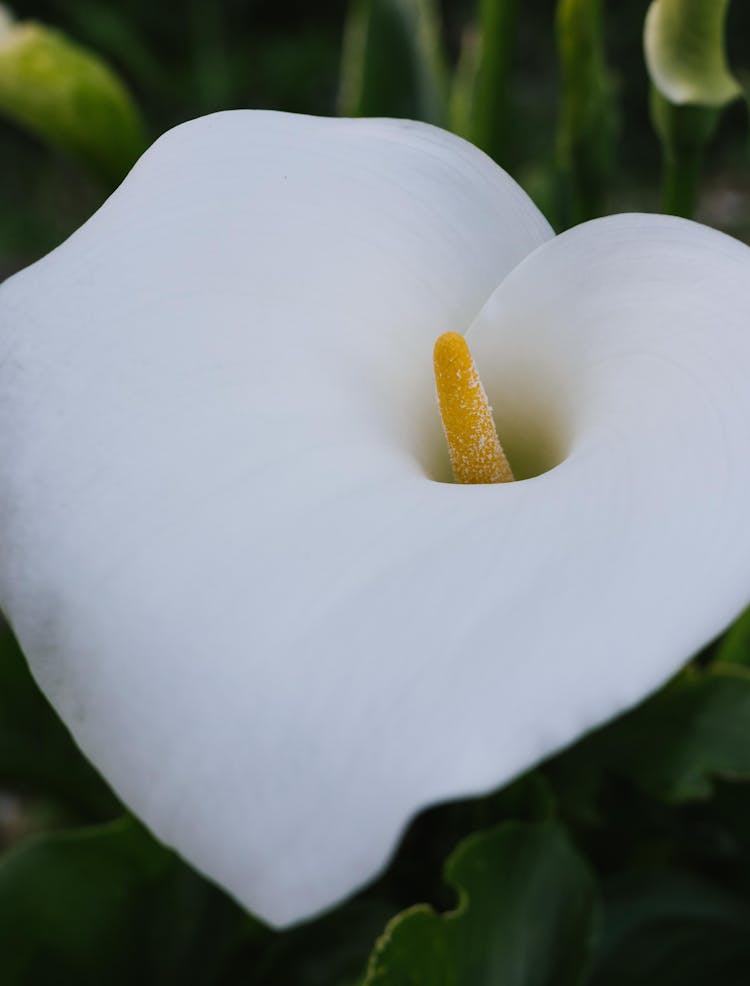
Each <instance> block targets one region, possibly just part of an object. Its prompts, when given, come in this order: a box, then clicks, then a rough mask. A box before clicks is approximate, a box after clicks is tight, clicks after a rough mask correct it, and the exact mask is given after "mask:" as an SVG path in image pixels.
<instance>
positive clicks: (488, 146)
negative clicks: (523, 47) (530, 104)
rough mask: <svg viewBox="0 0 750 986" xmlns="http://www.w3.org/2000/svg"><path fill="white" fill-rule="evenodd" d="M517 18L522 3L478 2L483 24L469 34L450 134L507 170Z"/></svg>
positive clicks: (452, 104)
mask: <svg viewBox="0 0 750 986" xmlns="http://www.w3.org/2000/svg"><path fill="white" fill-rule="evenodd" d="M518 14H519V2H518V0H479V24H478V26H477V27H472V28H470V29H468V30H467V31H466V32H465V35H464V39H463V45H462V50H461V57H460V59H459V63H458V66H457V69H456V74H455V78H454V82H453V89H452V93H451V102H450V122H451V129H452V130H453V131H454V132H455V133H458V134H460V135H461V136H462V137H466V139H467V140H470V141H471V142H472V143H473V144H476V145H477V147H481V148H482V150H483V151H486V153H487V154H489V155H490V157H492V158H494V159H495V160H496V161H497V162H498V163H499V164H506V165H507V160H508V150H509V148H508V143H509V141H510V132H509V106H508V103H509V90H510V69H511V65H512V61H513V56H514V54H515V48H516V45H515V41H516V33H517V27H518Z"/></svg>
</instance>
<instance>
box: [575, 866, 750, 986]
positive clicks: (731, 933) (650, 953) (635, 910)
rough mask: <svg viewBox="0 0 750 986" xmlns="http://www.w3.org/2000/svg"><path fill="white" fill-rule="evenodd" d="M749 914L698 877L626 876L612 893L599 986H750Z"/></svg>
mask: <svg viewBox="0 0 750 986" xmlns="http://www.w3.org/2000/svg"><path fill="white" fill-rule="evenodd" d="M749 969H750V907H749V906H748V904H747V902H746V901H745V900H743V899H742V898H740V897H737V896H736V895H735V894H733V893H731V892H729V891H727V890H724V889H723V888H721V887H718V886H716V885H715V884H713V883H711V882H709V881H707V880H705V879H702V878H698V877H696V876H692V875H688V874H682V873H679V872H670V871H666V870H643V871H636V872H634V873H629V874H626V875H625V876H624V877H621V878H619V879H618V880H616V881H614V882H613V884H612V885H611V886H610V887H609V888H608V889H607V893H606V896H605V905H604V927H603V933H602V936H601V941H600V945H599V948H598V950H597V956H596V963H595V969H594V975H593V977H592V980H591V983H592V986H706V984H707V983H716V984H717V986H719V984H720V986H746V984H747V981H748V970H749Z"/></svg>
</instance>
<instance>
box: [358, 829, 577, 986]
mask: <svg viewBox="0 0 750 986" xmlns="http://www.w3.org/2000/svg"><path fill="white" fill-rule="evenodd" d="M445 879H446V881H447V882H448V883H450V884H451V885H452V886H453V887H455V888H456V889H457V890H458V892H459V905H458V908H457V909H456V910H455V911H452V912H450V913H449V914H447V915H442V916H441V915H438V914H436V913H435V911H433V910H432V909H431V908H429V907H427V906H417V907H414V908H411V909H410V910H408V911H405V912H404V913H403V914H400V915H399V916H398V917H396V918H394V919H393V921H391V923H390V924H389V925H388V927H387V928H386V931H385V934H384V935H383V937H382V938H381V939H380V941H379V942H378V944H377V946H376V948H375V951H374V953H373V955H372V957H371V960H370V964H369V968H368V971H367V975H366V977H365V980H364V986H376V984H381V983H382V984H383V986H410V984H416V983H425V984H427V983H429V984H430V986H462V984H464V983H471V984H472V986H483V984H487V986H490V984H495V983H502V984H503V986H544V984H550V986H552V984H554V986H572V984H575V983H580V982H581V981H582V976H583V973H584V970H585V968H586V965H587V962H588V953H589V948H590V945H591V941H592V936H593V928H594V919H595V915H596V889H595V884H594V880H593V877H592V875H591V873H590V872H589V870H588V867H587V866H586V864H585V863H584V862H583V860H582V859H581V858H580V856H579V855H578V854H577V853H576V852H575V851H574V850H573V848H572V847H571V846H570V844H569V842H568V840H567V839H566V837H565V835H564V833H563V832H562V831H561V830H560V829H559V828H558V827H557V826H556V825H554V824H553V823H543V824H539V825H530V824H519V823H513V822H511V823H508V824H505V825H502V826H500V827H499V828H497V829H494V830H492V831H490V832H486V833H480V834H478V835H474V836H472V837H470V838H469V839H467V840H466V841H465V842H464V843H462V844H461V845H460V846H459V848H458V849H457V850H456V852H455V853H453V855H452V856H451V857H450V859H449V860H448V862H447V864H446V868H445Z"/></svg>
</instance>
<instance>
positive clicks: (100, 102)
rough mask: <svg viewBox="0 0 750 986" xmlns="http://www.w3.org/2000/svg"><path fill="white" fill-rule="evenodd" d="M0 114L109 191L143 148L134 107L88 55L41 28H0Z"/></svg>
mask: <svg viewBox="0 0 750 986" xmlns="http://www.w3.org/2000/svg"><path fill="white" fill-rule="evenodd" d="M0 114H3V115H5V116H6V117H8V118H9V119H11V120H13V121H14V122H15V123H17V124H18V125H19V126H21V127H23V128H25V129H26V130H29V131H30V132H31V133H33V134H35V135H36V136H37V137H39V138H40V139H42V140H43V141H45V142H46V143H48V144H50V145H51V146H52V147H54V148H56V149H57V150H59V151H62V152H63V153H66V154H69V155H70V156H71V157H73V158H75V159H76V160H78V161H80V162H81V163H82V164H84V165H85V166H86V167H88V168H89V169H91V171H92V172H93V173H94V174H95V175H97V176H98V177H99V178H100V179H101V180H102V181H103V182H105V183H106V184H107V185H108V186H114V185H116V184H117V183H118V182H119V181H120V180H121V179H122V178H123V177H124V175H125V174H126V173H127V171H128V170H129V169H130V168H131V167H132V165H133V164H134V162H135V160H136V159H137V158H138V157H139V155H140V154H141V153H142V152H143V151H144V150H145V148H146V143H147V142H146V138H145V131H144V127H143V124H142V121H141V119H140V115H139V113H138V111H137V109H136V106H135V103H134V102H133V100H132V98H131V96H130V95H129V93H128V91H127V90H126V88H125V86H124V85H123V83H122V82H121V81H120V79H119V78H118V77H117V76H116V75H115V73H114V72H113V70H112V69H111V68H110V67H109V66H108V65H106V64H105V62H103V61H102V59H101V58H99V56H98V55H95V54H94V53H92V52H89V51H87V50H85V49H84V48H81V47H79V46H78V45H76V44H74V43H73V42H72V41H70V40H69V39H68V38H66V37H65V35H63V34H62V33H60V32H59V31H54V30H52V29H50V28H47V27H44V26H43V25H41V24H36V23H33V22H26V23H20V24H14V23H10V24H8V25H6V26H3V25H2V23H0Z"/></svg>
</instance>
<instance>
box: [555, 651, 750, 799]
mask: <svg viewBox="0 0 750 986" xmlns="http://www.w3.org/2000/svg"><path fill="white" fill-rule="evenodd" d="M748 723H750V669H747V668H744V667H740V666H738V665H721V664H714V665H711V666H710V667H709V668H707V669H706V670H696V669H692V668H689V669H688V670H686V671H684V672H683V673H682V674H681V675H678V677H677V678H675V679H674V680H673V681H671V682H670V683H669V684H668V685H667V686H666V687H665V688H663V689H662V690H661V691H660V692H657V694H656V695H654V696H653V697H652V698H650V699H648V700H647V701H646V702H644V703H643V705H640V706H638V708H636V709H635V710H634V711H632V712H630V713H629V714H628V715H626V716H623V717H622V718H621V719H618V720H616V721H615V722H614V723H612V724H611V725H610V726H607V727H605V728H604V729H602V730H599V731H598V732H596V733H594V734H593V735H592V736H590V737H589V738H588V739H586V740H584V741H583V743H581V744H579V746H578V747H577V748H576V749H575V750H574V751H573V752H572V754H571V756H574V757H576V758H577V760H576V761H574V762H575V763H576V764H577V765H578V769H580V770H581V771H585V769H586V766H585V765H586V764H588V766H589V767H590V765H591V764H592V763H593V764H596V765H597V766H598V767H605V768H607V769H609V770H614V771H616V772H617V773H619V774H621V775H624V776H626V777H628V778H629V779H630V780H631V781H632V782H633V783H634V784H636V785H637V786H639V787H641V788H643V789H644V790H645V791H647V792H648V793H649V794H651V795H652V796H653V797H655V798H659V799H661V800H664V801H667V802H674V803H680V802H686V801H692V800H695V799H704V798H709V797H710V796H711V795H712V793H713V789H714V781H715V780H716V779H719V778H723V779H731V780H746V779H750V729H748Z"/></svg>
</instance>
